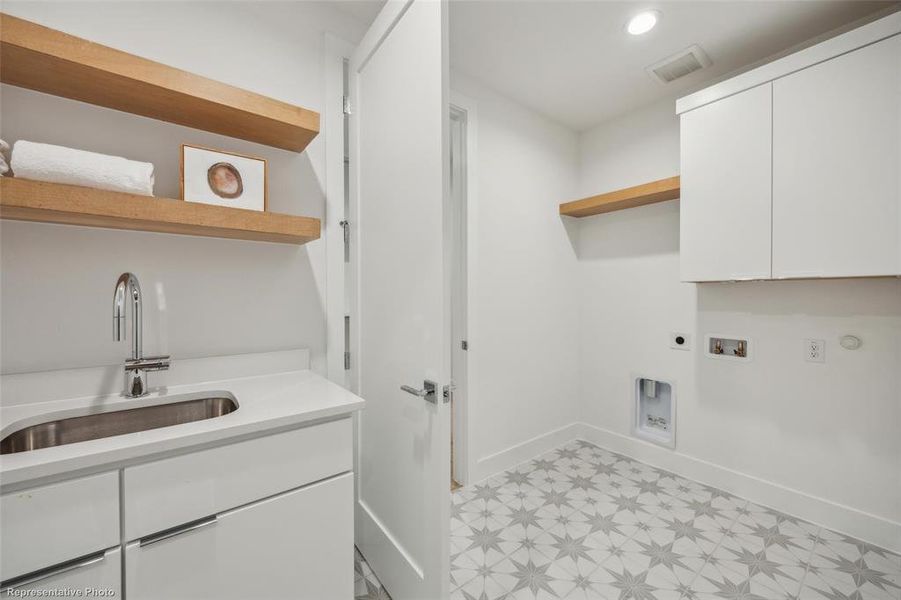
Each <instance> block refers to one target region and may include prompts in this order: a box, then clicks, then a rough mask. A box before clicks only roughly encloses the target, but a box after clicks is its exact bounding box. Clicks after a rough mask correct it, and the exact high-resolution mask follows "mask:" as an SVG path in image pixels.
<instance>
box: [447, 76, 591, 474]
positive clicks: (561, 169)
mask: <svg viewBox="0 0 901 600" xmlns="http://www.w3.org/2000/svg"><path fill="white" fill-rule="evenodd" d="M451 89H453V90H454V91H455V92H458V93H461V94H464V95H465V96H467V97H469V98H470V99H471V100H472V101H474V103H475V104H476V105H477V111H478V123H477V125H476V127H477V135H478V141H477V146H478V149H477V152H478V155H477V156H475V157H469V159H468V160H469V163H470V164H475V165H476V167H477V172H478V174H477V177H478V181H477V183H476V187H477V190H476V197H475V198H474V199H473V198H471V199H470V205H469V211H470V220H471V223H472V222H474V223H475V227H474V228H472V229H471V230H470V236H471V237H472V236H475V239H474V240H472V239H471V240H470V249H471V256H470V265H472V266H471V268H470V273H469V277H470V286H471V289H470V295H471V305H470V308H469V311H470V312H469V342H470V346H469V348H470V350H469V352H468V360H469V363H468V364H469V401H470V406H471V409H470V418H469V423H470V427H471V431H470V444H471V447H470V457H471V463H472V461H475V462H476V464H475V465H474V467H475V468H474V472H472V473H470V479H471V480H473V481H475V480H478V479H479V478H480V477H482V476H485V475H489V474H492V473H494V472H496V471H497V470H498V469H503V468H507V467H509V466H512V465H513V464H516V463H517V462H519V461H521V460H525V459H527V458H531V457H532V456H534V455H535V454H536V453H538V452H540V451H541V450H542V449H543V448H545V447H548V444H551V445H553V441H552V436H551V437H548V436H547V435H546V434H548V433H549V432H552V431H553V430H555V429H557V428H560V427H564V426H566V425H569V424H570V423H572V422H573V421H574V420H576V419H577V417H578V410H579V400H578V392H579V386H578V377H579V371H578V361H579V348H578V327H579V319H578V313H577V310H578V300H577V294H576V292H577V286H578V282H577V277H576V267H577V264H576V261H575V256H574V253H573V248H572V245H571V244H570V240H569V237H568V236H567V233H566V231H565V229H564V225H563V223H562V222H561V220H560V218H559V217H558V216H557V205H558V204H559V203H560V201H561V200H564V199H568V198H570V197H572V195H573V194H574V193H575V188H576V185H575V184H576V170H577V166H578V137H577V135H576V134H575V133H573V132H571V131H569V130H568V129H566V128H564V127H562V126H560V125H557V124H555V123H552V122H550V121H548V120H547V119H545V118H543V117H540V116H538V115H537V114H535V113H533V112H531V111H529V110H527V109H525V108H523V107H521V106H520V105H518V104H516V103H514V102H511V101H509V100H507V99H505V98H503V97H501V96H499V95H497V94H495V93H493V92H491V91H490V90H488V89H487V88H485V87H484V86H482V85H480V84H479V83H477V82H475V81H472V80H471V79H469V78H467V77H465V76H463V75H462V74H459V73H455V72H452V73H451ZM536 438H538V439H536Z"/></svg>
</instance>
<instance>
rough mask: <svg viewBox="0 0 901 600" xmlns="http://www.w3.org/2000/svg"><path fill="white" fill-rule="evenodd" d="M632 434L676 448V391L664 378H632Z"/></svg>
mask: <svg viewBox="0 0 901 600" xmlns="http://www.w3.org/2000/svg"><path fill="white" fill-rule="evenodd" d="M634 381H635V417H634V423H633V428H632V433H633V435H635V437H638V438H641V439H644V440H647V441H649V442H653V443H655V444H659V445H661V446H666V447H667V448H675V447H676V419H675V416H676V391H675V389H673V384H672V383H670V382H668V381H661V380H658V379H651V378H649V377H635V379H634Z"/></svg>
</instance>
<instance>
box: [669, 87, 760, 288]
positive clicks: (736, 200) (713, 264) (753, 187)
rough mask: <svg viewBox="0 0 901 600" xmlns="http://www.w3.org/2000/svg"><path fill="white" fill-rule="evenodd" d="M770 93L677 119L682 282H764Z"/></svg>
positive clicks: (742, 96)
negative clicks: (679, 163)
mask: <svg viewBox="0 0 901 600" xmlns="http://www.w3.org/2000/svg"><path fill="white" fill-rule="evenodd" d="M772 114H773V113H772V87H771V84H769V83H767V84H764V85H761V86H758V87H755V88H751V89H750V90H746V91H744V92H741V93H739V94H736V95H734V96H730V97H728V98H724V99H722V100H718V101H716V102H713V103H711V104H708V105H706V106H702V107H700V108H696V109H694V110H692V111H689V112H687V113H684V114H682V121H681V129H682V140H681V145H682V152H681V154H682V167H681V170H682V173H681V176H682V181H681V187H682V195H681V200H680V207H679V211H680V217H679V220H680V223H681V225H680V229H681V234H680V240H679V246H680V248H679V253H680V264H681V271H682V280H683V281H727V280H738V279H768V278H769V277H770V274H771V271H770V258H771V257H770V240H771V237H770V233H771V231H770V227H771V213H772V189H771V174H772V164H771V156H772V155H771V151H772Z"/></svg>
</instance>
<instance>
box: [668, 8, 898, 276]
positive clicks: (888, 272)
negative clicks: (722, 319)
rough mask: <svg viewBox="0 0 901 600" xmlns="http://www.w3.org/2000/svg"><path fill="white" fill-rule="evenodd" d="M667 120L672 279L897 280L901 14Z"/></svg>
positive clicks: (702, 95)
mask: <svg viewBox="0 0 901 600" xmlns="http://www.w3.org/2000/svg"><path fill="white" fill-rule="evenodd" d="M677 112H678V113H679V114H680V118H681V136H682V139H681V153H682V155H681V177H682V182H681V183H682V190H681V199H680V202H681V207H680V211H681V214H680V220H681V238H680V261H681V276H682V277H681V278H682V280H683V281H696V282H702V281H728V280H741V279H793V278H825V277H868V276H897V275H901V13H896V14H893V15H890V16H888V17H884V18H882V19H880V20H878V21H875V22H873V23H870V24H868V25H865V26H863V27H860V28H858V29H856V30H853V31H850V32H848V33H846V34H842V35H840V36H838V37H836V38H833V39H831V40H827V41H825V42H822V43H821V44H818V45H816V46H812V47H810V48H807V49H805V50H802V51H800V52H798V53H796V54H793V55H790V56H787V57H785V58H782V59H779V60H777V61H775V62H773V63H770V64H768V65H764V66H762V67H759V68H757V69H754V70H752V71H748V72H747V73H744V74H742V75H739V76H737V77H735V78H733V79H730V80H727V81H724V82H722V83H719V84H716V85H715V86H712V87H711V88H708V89H706V90H702V91H700V92H697V93H695V94H692V95H691V96H687V97H685V98H682V99H680V100H679V101H678V102H677Z"/></svg>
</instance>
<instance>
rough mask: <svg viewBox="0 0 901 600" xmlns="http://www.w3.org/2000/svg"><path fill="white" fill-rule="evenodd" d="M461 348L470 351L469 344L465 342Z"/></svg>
mask: <svg viewBox="0 0 901 600" xmlns="http://www.w3.org/2000/svg"><path fill="white" fill-rule="evenodd" d="M460 347H461V348H462V349H464V350H469V342H467V341H466V340H463V341H462V342H460Z"/></svg>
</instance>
